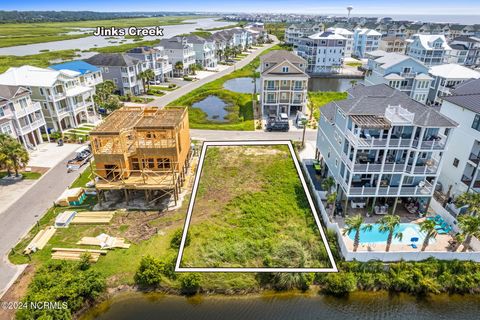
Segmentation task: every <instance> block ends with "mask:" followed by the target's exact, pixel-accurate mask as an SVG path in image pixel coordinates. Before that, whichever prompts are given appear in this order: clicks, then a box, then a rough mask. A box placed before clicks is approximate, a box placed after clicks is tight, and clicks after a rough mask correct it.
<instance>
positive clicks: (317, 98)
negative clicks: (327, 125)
mask: <svg viewBox="0 0 480 320" xmlns="http://www.w3.org/2000/svg"><path fill="white" fill-rule="evenodd" d="M346 98H347V93H346V92H337V91H310V92H308V99H309V100H310V101H312V102H313V104H314V106H315V109H314V111H313V117H314V118H315V119H318V118H319V117H320V112H321V108H322V107H323V106H324V105H326V104H327V103H330V102H332V101H335V100H343V99H346Z"/></svg>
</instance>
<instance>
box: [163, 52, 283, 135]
mask: <svg viewBox="0 0 480 320" xmlns="http://www.w3.org/2000/svg"><path fill="white" fill-rule="evenodd" d="M279 49H283V48H282V47H281V46H279V45H276V46H273V47H272V48H269V49H266V50H264V51H263V52H262V53H261V55H263V54H266V53H267V52H269V51H272V50H279ZM259 65H260V58H259V57H256V58H255V59H254V60H253V61H252V62H250V63H249V64H248V65H246V66H245V67H243V68H241V69H238V70H235V71H234V72H232V73H230V74H227V75H225V76H223V77H221V78H220V79H217V80H214V81H212V82H209V83H207V84H205V85H203V86H201V87H200V88H198V89H195V90H193V91H191V92H189V93H187V94H186V95H184V96H182V97H180V98H178V99H177V100H175V101H173V102H171V103H170V104H169V105H170V106H186V107H189V108H188V110H189V113H188V116H189V120H190V127H191V128H193V129H211V130H241V131H247V130H250V131H252V130H255V128H254V120H253V108H252V95H251V94H245V93H237V92H232V91H229V90H226V89H224V88H223V84H224V83H225V82H226V81H228V80H230V79H234V78H240V77H253V75H254V74H256V75H257V76H258V73H256V69H257V68H258V66H259ZM210 95H213V96H217V97H219V98H220V99H222V100H224V101H225V102H226V103H227V105H228V107H227V108H226V109H227V111H228V112H229V113H228V116H227V119H228V122H216V121H213V120H209V119H207V114H206V113H205V112H203V111H202V110H201V109H199V108H192V105H193V104H194V103H195V102H198V101H201V100H203V99H205V98H207V97H208V96H210Z"/></svg>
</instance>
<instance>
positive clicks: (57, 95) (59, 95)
mask: <svg viewBox="0 0 480 320" xmlns="http://www.w3.org/2000/svg"><path fill="white" fill-rule="evenodd" d="M65 97H66V94H65V92H58V93H54V94H51V95H49V98H50V99H51V100H59V99H62V98H65Z"/></svg>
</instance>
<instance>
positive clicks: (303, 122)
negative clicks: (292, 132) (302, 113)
mask: <svg viewBox="0 0 480 320" xmlns="http://www.w3.org/2000/svg"><path fill="white" fill-rule="evenodd" d="M307 124H308V120H307V119H303V120H302V126H303V134H302V148H303V147H304V146H305V131H307Z"/></svg>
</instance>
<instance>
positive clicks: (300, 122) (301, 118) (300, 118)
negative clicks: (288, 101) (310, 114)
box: [295, 111, 308, 128]
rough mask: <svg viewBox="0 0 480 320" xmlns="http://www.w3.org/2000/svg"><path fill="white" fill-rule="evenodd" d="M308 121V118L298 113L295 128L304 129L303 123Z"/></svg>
mask: <svg viewBox="0 0 480 320" xmlns="http://www.w3.org/2000/svg"><path fill="white" fill-rule="evenodd" d="M306 120H308V118H307V116H306V115H304V114H303V113H302V112H300V111H299V112H297V115H296V116H295V126H296V127H297V128H303V122H304V121H306Z"/></svg>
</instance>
